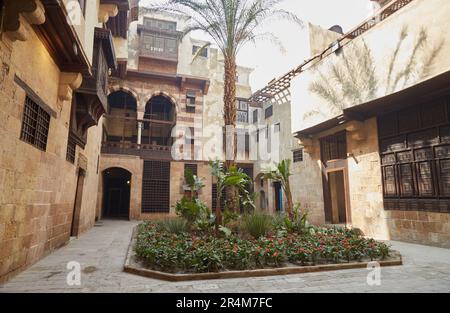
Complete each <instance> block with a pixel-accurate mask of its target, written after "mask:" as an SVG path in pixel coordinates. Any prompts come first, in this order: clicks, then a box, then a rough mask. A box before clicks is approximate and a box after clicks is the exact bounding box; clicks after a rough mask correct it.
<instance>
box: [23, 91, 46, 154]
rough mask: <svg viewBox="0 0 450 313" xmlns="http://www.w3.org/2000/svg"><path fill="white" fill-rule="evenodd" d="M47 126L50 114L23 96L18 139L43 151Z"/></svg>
mask: <svg viewBox="0 0 450 313" xmlns="http://www.w3.org/2000/svg"><path fill="white" fill-rule="evenodd" d="M49 126H50V114H48V113H47V112H46V111H45V110H44V109H42V108H41V107H40V106H39V105H38V104H37V103H36V102H34V101H33V100H31V98H29V97H28V96H27V97H26V98H25V108H24V112H23V121H22V131H21V134H20V139H22V140H23V141H25V142H28V143H29V144H32V145H33V146H35V147H36V148H38V149H40V150H42V151H45V150H46V149H47V138H48V130H49Z"/></svg>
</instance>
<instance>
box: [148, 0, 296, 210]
mask: <svg viewBox="0 0 450 313" xmlns="http://www.w3.org/2000/svg"><path fill="white" fill-rule="evenodd" d="M282 1H283V0H168V1H166V2H164V3H162V4H156V5H153V6H151V7H150V8H149V9H150V11H155V10H156V11H165V12H169V13H179V14H183V15H185V16H187V17H189V20H188V22H187V27H186V28H185V29H184V31H183V35H182V36H183V37H184V36H186V35H187V34H189V33H191V32H193V31H198V30H200V31H203V32H205V33H206V34H208V35H209V36H210V37H211V38H212V39H213V41H214V43H215V44H216V45H217V47H218V48H219V50H220V51H221V52H222V54H223V56H224V73H225V79H224V80H225V81H224V95H223V103H224V109H223V117H224V122H225V127H226V128H227V129H232V130H234V129H235V127H236V73H237V66H236V56H237V54H238V52H239V50H240V49H241V48H242V47H243V46H244V45H245V44H247V43H251V42H253V43H255V42H256V41H257V40H260V39H269V40H271V41H272V42H273V43H275V44H277V45H280V42H279V41H278V40H277V38H276V37H275V36H274V35H273V34H272V33H270V32H258V31H259V30H260V29H261V26H263V25H264V24H265V23H267V22H270V21H271V20H273V19H284V20H289V21H293V22H295V23H297V24H299V25H301V24H302V23H301V21H300V20H299V19H298V17H297V16H295V15H294V14H292V13H290V12H287V11H285V10H282V9H279V8H277V5H278V4H279V3H280V2H282ZM209 45H210V44H206V45H205V46H203V47H202V48H201V49H199V50H198V51H197V54H196V56H195V57H197V56H198V55H200V54H201V52H202V51H203V50H204V49H206V48H207V47H208V46H209ZM231 137H232V139H231V140H230V138H229V136H227V141H228V142H227V144H226V145H225V147H226V148H225V150H226V151H225V155H227V160H226V167H227V168H231V167H232V166H235V165H236V157H237V137H236V134H233V135H232V136H231ZM229 156H232V157H231V159H229ZM236 197H237V191H236V190H235V189H234V188H230V192H227V200H228V201H229V203H234V204H236V202H237V201H236ZM230 209H232V210H233V209H236V205H234V207H230Z"/></svg>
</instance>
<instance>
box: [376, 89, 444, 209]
mask: <svg viewBox="0 0 450 313" xmlns="http://www.w3.org/2000/svg"><path fill="white" fill-rule="evenodd" d="M449 100H450V97H449V96H447V97H445V98H441V99H437V100H435V101H431V102H427V103H424V104H422V105H416V106H413V107H409V108H407V109H404V110H402V111H398V112H394V113H390V114H388V115H384V116H381V117H379V118H378V125H379V126H378V127H379V142H380V157H381V171H382V178H383V192H384V202H385V208H386V209H388V210H414V211H435V212H450V103H449Z"/></svg>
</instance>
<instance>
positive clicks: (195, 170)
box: [184, 163, 198, 176]
mask: <svg viewBox="0 0 450 313" xmlns="http://www.w3.org/2000/svg"><path fill="white" fill-rule="evenodd" d="M187 169H190V170H191V172H192V174H193V175H195V176H197V175H198V166H197V164H188V163H186V164H184V172H185V173H186V170H187Z"/></svg>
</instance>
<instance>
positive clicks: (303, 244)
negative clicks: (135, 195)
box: [134, 222, 390, 273]
mask: <svg viewBox="0 0 450 313" xmlns="http://www.w3.org/2000/svg"><path fill="white" fill-rule="evenodd" d="M134 250H135V253H136V257H137V258H138V260H140V261H141V262H143V263H144V264H145V266H146V267H147V268H149V269H152V270H156V271H162V272H168V273H208V272H221V271H232V270H254V269H264V268H279V267H288V266H310V265H323V264H339V263H349V262H363V261H371V260H383V259H385V258H387V257H388V256H389V253H390V250H389V246H388V245H386V244H384V243H381V242H377V241H375V240H373V239H366V238H363V237H362V236H360V235H359V233H358V232H357V231H354V230H351V229H342V228H341V229H337V228H330V229H328V228H317V227H311V228H309V230H308V231H307V232H306V233H302V234H299V233H295V232H294V233H286V232H278V233H277V234H276V235H267V236H261V237H260V238H259V239H253V238H251V237H246V236H241V235H240V234H239V233H232V234H231V235H229V236H215V235H213V234H212V233H209V232H198V231H197V232H189V233H188V232H183V233H179V234H174V233H171V232H169V231H168V230H165V229H163V228H161V227H158V226H157V224H155V223H152V222H146V223H143V224H141V225H139V227H138V231H137V236H136V245H135V247H134Z"/></svg>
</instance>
